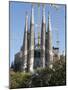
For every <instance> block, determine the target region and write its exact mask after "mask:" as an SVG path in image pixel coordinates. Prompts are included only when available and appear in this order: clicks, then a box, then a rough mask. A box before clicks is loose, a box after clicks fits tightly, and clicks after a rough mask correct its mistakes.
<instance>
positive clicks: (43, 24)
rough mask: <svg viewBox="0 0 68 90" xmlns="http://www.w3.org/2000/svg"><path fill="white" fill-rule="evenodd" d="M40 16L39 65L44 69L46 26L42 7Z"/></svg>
mask: <svg viewBox="0 0 68 90" xmlns="http://www.w3.org/2000/svg"><path fill="white" fill-rule="evenodd" d="M42 13H43V15H42V29H41V65H42V67H43V68H45V37H46V36H45V34H46V24H45V8H44V6H43V12H42Z"/></svg>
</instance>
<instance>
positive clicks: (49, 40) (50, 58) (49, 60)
mask: <svg viewBox="0 0 68 90" xmlns="http://www.w3.org/2000/svg"><path fill="white" fill-rule="evenodd" d="M47 32H48V35H47V65H48V66H49V67H50V68H52V63H53V50H52V30H51V20H50V15H49V13H48V31H47Z"/></svg>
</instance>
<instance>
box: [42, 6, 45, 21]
mask: <svg viewBox="0 0 68 90" xmlns="http://www.w3.org/2000/svg"><path fill="white" fill-rule="evenodd" d="M42 13H43V23H45V7H44V5H43V10H42Z"/></svg>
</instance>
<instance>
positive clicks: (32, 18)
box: [31, 4, 34, 24]
mask: <svg viewBox="0 0 68 90" xmlns="http://www.w3.org/2000/svg"><path fill="white" fill-rule="evenodd" d="M31 23H32V24H34V5H33V4H32V10H31Z"/></svg>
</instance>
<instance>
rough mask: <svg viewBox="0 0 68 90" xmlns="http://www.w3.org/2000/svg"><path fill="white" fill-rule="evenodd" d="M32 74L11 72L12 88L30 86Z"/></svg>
mask: <svg viewBox="0 0 68 90" xmlns="http://www.w3.org/2000/svg"><path fill="white" fill-rule="evenodd" d="M30 77H31V75H30V74H29V73H20V72H16V73H13V74H12V73H11V76H10V88H22V87H23V88H26V87H28V83H29V79H30Z"/></svg>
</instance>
